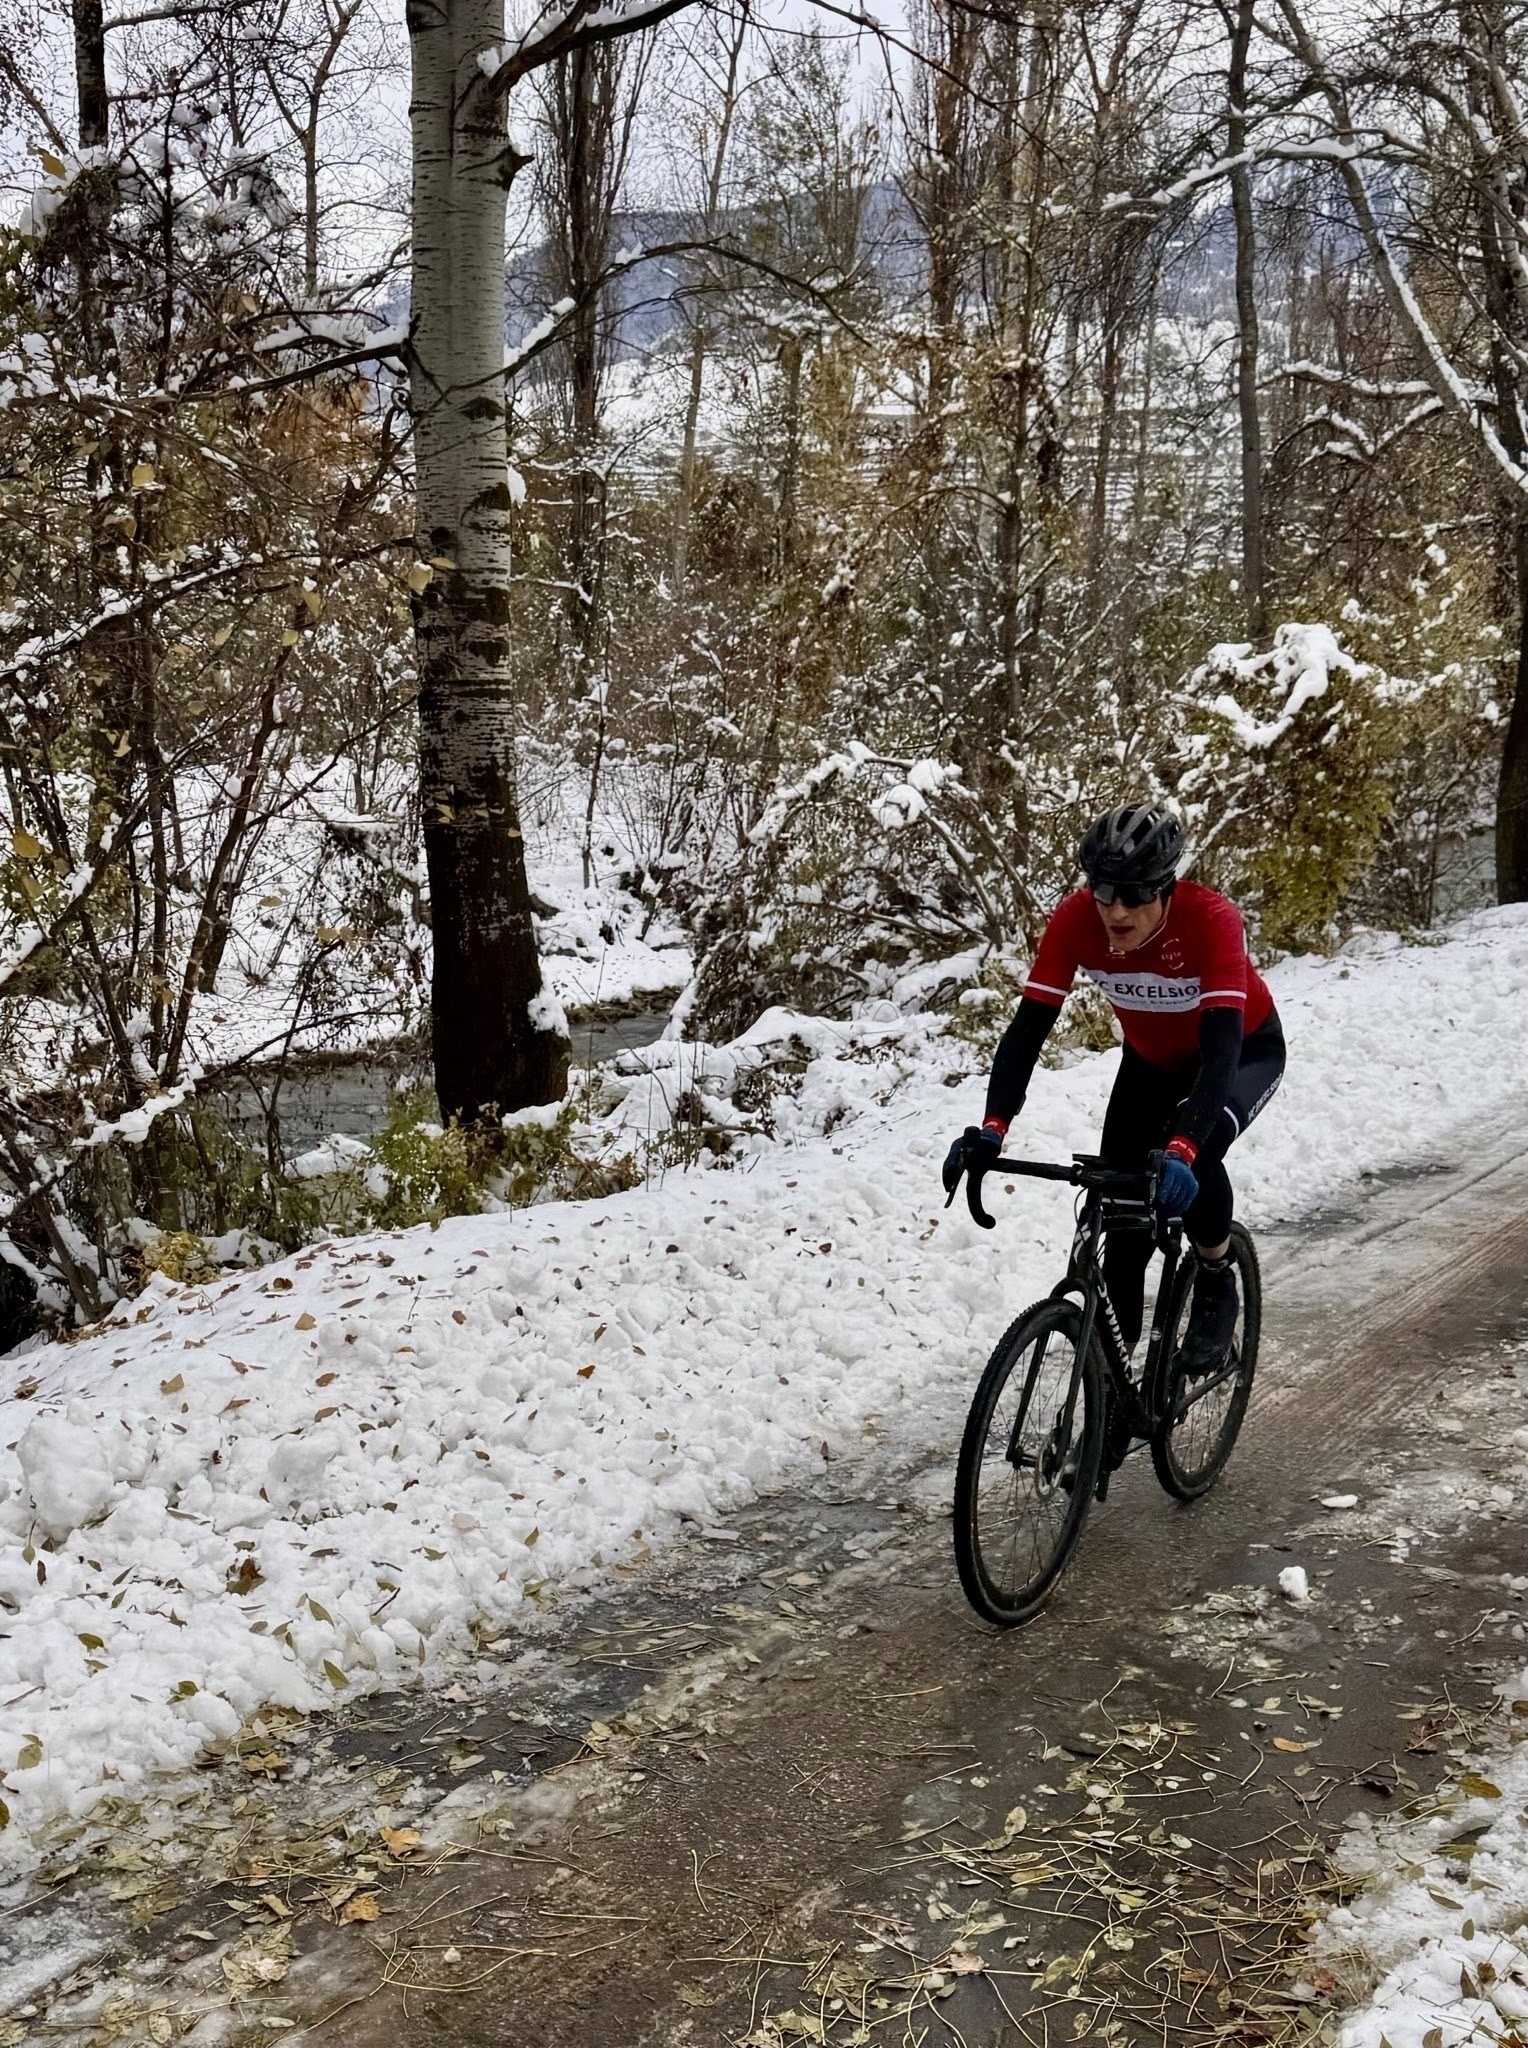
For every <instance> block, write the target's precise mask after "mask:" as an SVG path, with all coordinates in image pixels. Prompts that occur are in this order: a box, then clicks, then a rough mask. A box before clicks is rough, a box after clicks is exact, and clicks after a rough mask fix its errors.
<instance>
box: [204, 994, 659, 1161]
mask: <svg viewBox="0 0 1528 2048" xmlns="http://www.w3.org/2000/svg"><path fill="white" fill-rule="evenodd" d="M668 1019H669V1006H668V1005H667V1004H666V1003H665V1004H663V1005H662V1006H661V1007H655V1008H652V1009H645V1010H636V1011H633V1012H632V1013H631V1014H630V1015H629V1016H624V1017H613V1016H608V1015H607V1016H600V1015H597V1014H596V1015H593V1016H589V1017H585V1018H576V1017H575V1018H571V1019H570V1020H569V1030H570V1032H571V1035H572V1041H573V1060H574V1064H575V1065H577V1066H600V1065H602V1064H603V1063H604V1061H606V1060H611V1059H614V1058H615V1056H616V1054H617V1053H621V1052H627V1051H631V1050H634V1049H635V1048H637V1047H638V1046H643V1045H651V1044H652V1043H653V1041H654V1040H655V1039H657V1038H659V1037H661V1036H662V1033H663V1027H664V1026H665V1024H667V1022H668ZM274 1080H275V1074H274V1072H269V1073H266V1074H264V1075H262V1076H261V1077H260V1078H259V1079H258V1080H247V1081H238V1082H234V1083H232V1084H231V1085H229V1086H227V1087H224V1088H206V1089H204V1090H203V1091H202V1092H203V1095H204V1097H205V1099H207V1100H209V1101H211V1102H214V1103H216V1104H217V1106H218V1107H219V1108H220V1109H221V1110H222V1111H223V1113H224V1114H225V1115H226V1116H227V1117H228V1118H229V1119H230V1121H231V1122H233V1123H234V1124H236V1125H239V1126H241V1127H243V1128H244V1129H245V1130H246V1131H247V1132H248V1133H249V1135H250V1137H251V1138H252V1139H253V1140H254V1141H255V1142H256V1143H258V1142H260V1141H261V1134H262V1133H263V1130H264V1123H265V1114H266V1106H267V1104H268V1101H269V1096H270V1089H271V1085H272V1083H273V1082H274ZM405 1092H408V1093H417V1092H423V1093H425V1094H426V1095H427V1096H428V1105H427V1108H426V1114H430V1113H432V1112H433V1108H434V1095H433V1093H432V1092H431V1088H430V1075H429V1071H428V1068H427V1067H426V1066H424V1065H423V1064H422V1063H421V1061H420V1060H419V1058H418V1056H417V1055H414V1056H412V1057H410V1056H404V1055H399V1054H395V1053H363V1054H359V1055H357V1056H355V1057H353V1058H351V1057H337V1058H333V1059H328V1058H325V1059H311V1060H309V1061H307V1062H306V1063H305V1064H303V1065H302V1066H300V1067H298V1068H296V1069H295V1070H294V1071H292V1072H290V1073H288V1075H287V1076H286V1078H285V1079H284V1080H283V1081H282V1083H281V1090H280V1094H279V1096H278V1097H277V1109H278V1112H279V1114H280V1117H281V1143H282V1150H283V1151H284V1152H286V1153H287V1154H289V1155H290V1154H294V1153H299V1152H306V1151H308V1150H310V1149H311V1148H312V1147H313V1146H315V1145H317V1144H319V1143H320V1142H321V1141H322V1140H323V1139H324V1138H327V1137H331V1136H333V1135H335V1134H336V1133H338V1134H340V1135H342V1136H344V1137H347V1138H369V1137H370V1136H371V1135H372V1134H373V1133H374V1132H375V1131H378V1130H380V1129H381V1127H382V1126H383V1124H385V1123H386V1122H387V1119H388V1114H389V1112H390V1111H391V1109H392V1106H393V1103H394V1101H395V1100H396V1098H397V1096H398V1095H399V1094H400V1093H405Z"/></svg>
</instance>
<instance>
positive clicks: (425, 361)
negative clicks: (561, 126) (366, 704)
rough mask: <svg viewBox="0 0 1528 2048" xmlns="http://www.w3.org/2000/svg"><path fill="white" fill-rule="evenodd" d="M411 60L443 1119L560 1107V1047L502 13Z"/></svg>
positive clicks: (456, 5) (416, 12) (491, 11)
mask: <svg viewBox="0 0 1528 2048" xmlns="http://www.w3.org/2000/svg"><path fill="white" fill-rule="evenodd" d="M408 28H409V42H410V47H411V51H412V59H413V100H412V106H411V109H410V118H411V122H412V128H413V149H414V218H413V233H414V240H413V248H414V270H413V293H412V302H411V316H410V319H411V333H410V376H411V383H412V393H413V414H414V436H415V462H416V471H417V483H416V490H417V510H416V536H417V543H418V548H419V552H420V555H421V557H422V558H423V559H424V560H425V561H426V562H431V563H432V564H433V565H434V574H433V577H432V580H431V581H430V583H429V584H428V586H427V587H426V588H425V590H424V591H423V592H422V593H420V595H419V596H418V598H417V600H416V604H415V634H416V641H417V649H418V662H419V689H420V701H419V754H420V761H419V765H420V792H421V801H422V815H423V829H424V843H425V858H426V863H427V867H428V872H429V882H430V901H431V905H432V918H433V926H434V951H435V965H434V978H433V984H432V990H431V1014H432V1023H433V1031H434V1061H435V1082H436V1089H437V1092H438V1094H439V1096H440V1106H441V1111H442V1114H443V1115H445V1116H448V1117H450V1116H456V1117H460V1118H462V1119H464V1120H473V1119H480V1118H483V1117H484V1116H485V1115H489V1114H492V1113H494V1112H503V1111H506V1110H513V1109H521V1108H524V1107H526V1106H527V1105H529V1104H532V1103H541V1102H552V1101H555V1100H557V1099H558V1098H559V1097H560V1096H561V1095H562V1094H563V1092H564V1089H565V1087H566V1085H567V1065H568V1042H567V1038H566V1035H565V1032H564V1029H563V1026H562V1024H561V1020H560V1016H559V1014H558V1013H557V1011H556V1008H555V1006H554V1005H548V1004H547V1002H546V999H545V997H544V996H543V993H542V983H541V968H540V962H539V960H538V957H537V952H536V941H535V934H534V931H533V928H532V924H531V906H530V892H529V888H528V884H527V880H526V872H525V847H524V841H523V839H522V837H521V831H520V818H519V806H518V801H517V794H516V782H515V725H516V716H515V712H516V707H515V702H514V695H513V690H512V685H511V673H510V660H509V655H510V619H509V591H510V503H511V501H510V494H509V477H508V447H507V443H506V437H505V436H506V429H505V405H504V202H505V194H506V192H507V191H508V188H509V185H510V183H511V181H512V179H513V178H514V175H515V173H516V171H517V170H519V169H520V168H521V166H522V164H523V163H524V159H523V158H522V157H519V156H518V155H517V154H516V153H515V151H514V150H513V149H512V147H511V146H510V144H509V140H508V135H507V131H506V123H505V107H504V97H503V93H502V91H501V90H495V89H493V86H492V84H491V82H490V81H489V80H488V79H487V78H486V77H485V75H484V71H483V67H482V64H481V63H480V58H482V57H483V56H484V55H485V54H486V53H488V52H491V51H492V52H497V51H498V49H499V47H500V45H502V43H503V40H504V9H503V0H409V6H408Z"/></svg>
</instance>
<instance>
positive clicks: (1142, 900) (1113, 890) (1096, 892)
mask: <svg viewBox="0 0 1528 2048" xmlns="http://www.w3.org/2000/svg"><path fill="white" fill-rule="evenodd" d="M1088 886H1089V888H1090V889H1091V891H1092V895H1093V901H1094V902H1095V903H1121V904H1123V905H1124V907H1125V909H1126V910H1140V909H1142V908H1143V907H1144V906H1145V905H1146V904H1148V903H1155V902H1156V900H1157V898H1158V897H1159V896H1160V895H1161V893H1162V891H1161V889H1160V888H1155V889H1146V888H1142V887H1141V885H1140V884H1139V883H1138V882H1092V883H1090V884H1089V885H1088Z"/></svg>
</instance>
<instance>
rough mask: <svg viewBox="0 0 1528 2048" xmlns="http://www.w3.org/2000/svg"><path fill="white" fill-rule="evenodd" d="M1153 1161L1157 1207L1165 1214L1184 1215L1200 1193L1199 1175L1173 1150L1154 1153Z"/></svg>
mask: <svg viewBox="0 0 1528 2048" xmlns="http://www.w3.org/2000/svg"><path fill="white" fill-rule="evenodd" d="M1151 1163H1152V1165H1153V1166H1154V1167H1155V1168H1156V1171H1157V1207H1158V1208H1159V1209H1160V1210H1161V1211H1162V1214H1163V1215H1164V1216H1182V1215H1184V1214H1185V1213H1186V1212H1187V1211H1188V1210H1189V1209H1191V1208H1192V1207H1193V1206H1194V1199H1195V1197H1196V1196H1197V1195H1198V1193H1199V1177H1198V1175H1197V1174H1196V1173H1195V1172H1194V1169H1193V1168H1192V1167H1191V1166H1190V1165H1189V1163H1188V1161H1187V1160H1186V1159H1183V1158H1181V1157H1180V1156H1179V1155H1178V1154H1177V1153H1176V1152H1173V1151H1171V1150H1168V1151H1166V1152H1155V1153H1153V1154H1152V1160H1151Z"/></svg>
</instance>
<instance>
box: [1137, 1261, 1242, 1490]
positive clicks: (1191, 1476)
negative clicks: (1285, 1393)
mask: <svg viewBox="0 0 1528 2048" xmlns="http://www.w3.org/2000/svg"><path fill="white" fill-rule="evenodd" d="M1231 1249H1232V1252H1233V1253H1234V1255H1235V1258H1236V1282H1237V1287H1238V1289H1239V1290H1240V1293H1241V1313H1240V1315H1239V1316H1238V1318H1237V1323H1236V1335H1235V1337H1234V1338H1233V1339H1232V1349H1231V1355H1230V1358H1229V1360H1228V1367H1224V1368H1222V1371H1223V1372H1224V1373H1225V1377H1224V1378H1223V1379H1221V1380H1220V1381H1219V1382H1218V1383H1216V1384H1211V1386H1210V1388H1209V1391H1208V1392H1203V1391H1200V1392H1199V1394H1198V1396H1197V1398H1196V1388H1195V1383H1194V1382H1192V1381H1189V1382H1187V1383H1186V1384H1185V1381H1184V1377H1183V1374H1182V1372H1181V1371H1180V1370H1179V1367H1178V1363H1177V1355H1178V1347H1179V1345H1180V1344H1181V1342H1182V1340H1183V1332H1184V1330H1185V1328H1186V1326H1187V1323H1188V1310H1189V1301H1190V1295H1191V1290H1192V1287H1193V1276H1194V1262H1193V1260H1192V1259H1191V1258H1185V1259H1183V1260H1182V1261H1181V1262H1180V1263H1179V1266H1178V1270H1177V1273H1176V1274H1175V1276H1174V1280H1173V1299H1172V1301H1171V1303H1170V1304H1169V1309H1168V1316H1167V1321H1166V1325H1165V1328H1164V1333H1163V1343H1162V1348H1161V1353H1160V1356H1159V1358H1158V1362H1157V1373H1158V1385H1157V1388H1156V1390H1155V1392H1154V1395H1153V1400H1152V1409H1153V1412H1154V1413H1155V1414H1156V1416H1157V1417H1158V1421H1157V1426H1156V1428H1155V1430H1154V1431H1153V1432H1152V1438H1151V1462H1152V1464H1153V1466H1154V1467H1155V1468H1156V1474H1157V1478H1158V1480H1159V1481H1160V1483H1161V1485H1162V1487H1163V1489H1164V1490H1165V1491H1166V1492H1168V1493H1170V1494H1171V1495H1172V1496H1173V1498H1174V1499H1175V1500H1183V1501H1189V1500H1198V1499H1199V1498H1200V1497H1201V1496H1202V1495H1203V1494H1206V1493H1208V1492H1209V1490H1210V1488H1211V1487H1212V1486H1213V1485H1214V1484H1215V1482H1216V1480H1217V1479H1218V1478H1219V1477H1220V1475H1221V1473H1222V1472H1223V1471H1224V1470H1225V1466H1226V1461H1227V1459H1228V1458H1229V1457H1230V1455H1231V1452H1232V1450H1233V1449H1234V1448H1235V1444H1236V1439H1237V1436H1238V1435H1239V1433H1240V1431H1241V1426H1242V1419H1243V1417H1244V1416H1245V1415H1246V1413H1247V1403H1248V1401H1249V1400H1250V1399H1251V1396H1252V1381H1253V1376H1254V1375H1255V1373H1256V1372H1257V1347H1258V1339H1259V1337H1260V1336H1261V1333H1262V1323H1263V1286H1262V1278H1261V1275H1260V1273H1259V1271H1258V1263H1257V1251H1256V1248H1255V1247H1254V1245H1253V1242H1252V1239H1251V1238H1250V1237H1249V1236H1248V1235H1247V1233H1246V1231H1245V1230H1243V1228H1242V1227H1241V1225H1240V1224H1239V1223H1233V1224H1232V1226H1231ZM1227 1389H1229V1394H1228V1393H1227ZM1185 1400H1187V1401H1188V1402H1189V1403H1190V1404H1191V1405H1189V1406H1188V1407H1187V1408H1186V1409H1185V1408H1183V1403H1184V1401H1185ZM1180 1410H1181V1411H1182V1412H1181V1413H1180Z"/></svg>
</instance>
